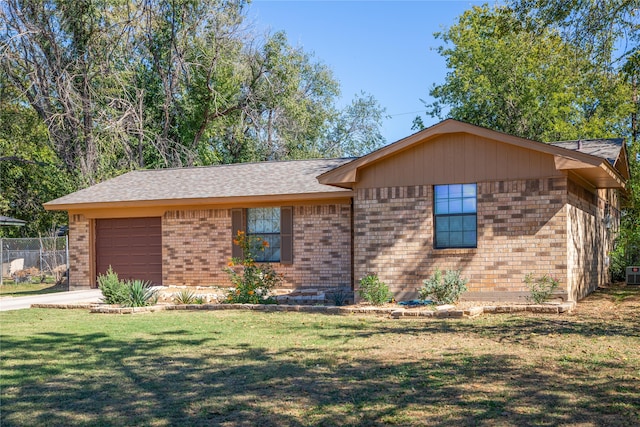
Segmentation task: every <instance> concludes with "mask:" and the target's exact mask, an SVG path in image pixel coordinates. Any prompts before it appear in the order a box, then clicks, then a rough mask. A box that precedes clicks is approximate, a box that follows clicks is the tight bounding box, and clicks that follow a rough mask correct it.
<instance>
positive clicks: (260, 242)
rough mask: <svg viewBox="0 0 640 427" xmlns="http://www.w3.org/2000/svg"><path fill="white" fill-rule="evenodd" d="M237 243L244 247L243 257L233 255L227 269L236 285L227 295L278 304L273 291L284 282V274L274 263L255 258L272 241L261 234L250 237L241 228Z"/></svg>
mask: <svg viewBox="0 0 640 427" xmlns="http://www.w3.org/2000/svg"><path fill="white" fill-rule="evenodd" d="M233 243H234V244H236V245H238V246H240V248H241V249H242V254H243V257H242V258H232V259H231V261H230V262H229V265H228V267H227V268H225V272H226V273H227V275H228V276H229V279H230V280H231V283H233V286H234V287H233V289H232V290H230V291H229V293H228V294H227V302H229V303H232V304H274V303H275V298H274V297H273V296H272V295H271V292H272V291H273V289H275V288H276V287H277V286H278V285H280V283H282V275H281V274H278V273H277V272H276V271H275V270H274V269H273V267H272V266H271V264H269V263H256V261H255V254H256V252H257V251H260V250H264V249H265V248H267V247H269V243H268V242H267V241H266V240H264V239H262V238H261V237H258V236H247V235H246V234H245V233H244V232H243V231H238V234H237V235H236V238H235V239H234V240H233Z"/></svg>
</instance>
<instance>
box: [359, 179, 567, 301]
mask: <svg viewBox="0 0 640 427" xmlns="http://www.w3.org/2000/svg"><path fill="white" fill-rule="evenodd" d="M477 189H478V244H477V248H474V249H434V244H433V210H432V206H433V187H432V186H430V185H423V186H410V187H391V188H370V189H358V190H357V191H356V196H355V200H354V222H355V237H354V239H355V241H354V248H355V253H354V265H355V279H356V281H357V280H359V279H360V278H362V277H364V276H365V275H366V274H368V273H377V274H378V275H379V276H380V278H381V280H383V281H385V282H386V283H387V284H388V285H389V286H390V288H391V290H392V291H393V292H394V294H395V295H396V298H403V299H404V298H413V297H416V296H417V289H418V288H419V287H420V286H422V280H423V279H426V278H427V277H428V276H429V275H430V274H431V273H432V272H433V271H435V269H436V268H440V269H441V270H447V269H460V270H462V275H463V276H464V277H467V278H469V284H468V285H467V286H468V288H469V291H470V292H469V293H468V294H467V298H487V299H493V298H498V297H499V298H512V299H517V298H521V297H523V296H524V295H527V294H528V291H527V289H526V286H525V285H524V284H523V283H522V280H523V278H524V275H525V274H526V273H528V272H531V273H534V274H536V275H541V274H545V273H547V274H551V275H553V276H555V277H558V278H559V279H560V281H561V283H562V286H564V287H565V288H566V284H567V283H566V282H567V280H566V277H567V260H566V258H567V256H566V254H567V231H566V224H567V220H566V209H565V203H566V198H567V197H566V194H567V180H566V178H564V177H560V178H545V179H532V180H518V181H497V182H480V183H478V187H477Z"/></svg>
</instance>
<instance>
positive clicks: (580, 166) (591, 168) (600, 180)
mask: <svg viewBox="0 0 640 427" xmlns="http://www.w3.org/2000/svg"><path fill="white" fill-rule="evenodd" d="M451 134H469V135H474V136H478V137H481V138H483V139H487V140H492V141H495V142H496V143H499V144H507V145H510V146H515V147H519V148H524V149H527V150H533V151H536V152H539V153H544V154H548V155H550V156H553V160H554V164H555V169H556V170H558V171H565V170H572V171H574V172H576V173H578V174H580V175H583V178H585V179H587V181H589V182H590V183H592V185H594V186H595V187H603V188H604V187H621V188H624V185H625V179H624V177H622V176H621V175H620V173H619V172H618V171H617V170H616V169H614V168H613V166H612V165H611V164H609V162H607V161H604V159H603V158H601V157H597V156H594V155H591V154H587V153H581V152H576V151H572V150H569V149H566V148H562V147H558V146H553V145H550V144H545V143H541V142H537V141H532V140H528V139H525V138H520V137H517V136H513V135H508V134H505V133H502V132H497V131H494V130H490V129H486V128H482V127H479V126H475V125H471V124H468V123H464V122H460V121H457V120H453V119H447V120H444V121H442V122H440V123H438V124H436V125H434V126H431V127H429V128H427V129H424V130H422V131H420V132H417V133H415V134H413V135H410V136H408V137H406V138H403V139H401V140H399V141H397V142H395V143H392V144H390V145H387V146H385V147H383V148H381V149H379V150H377V151H374V152H372V153H370V154H368V155H366V156H363V157H360V158H358V159H356V160H353V161H352V162H350V163H347V164H345V165H342V166H340V167H337V168H336V169H333V170H331V171H328V172H325V173H324V174H322V175H321V176H319V177H318V180H319V181H320V182H321V183H323V184H328V185H336V186H340V187H343V188H354V186H355V185H356V184H357V183H358V182H359V179H360V174H361V172H362V171H363V170H364V169H366V168H368V167H370V166H372V165H374V164H376V163H379V162H383V161H387V159H389V158H391V157H393V156H397V155H398V154H400V153H402V152H404V151H406V150H409V149H411V148H412V147H415V146H417V145H420V144H428V143H430V142H432V141H435V140H436V139H438V138H440V137H442V136H444V135H451ZM425 167H428V165H427V166H425Z"/></svg>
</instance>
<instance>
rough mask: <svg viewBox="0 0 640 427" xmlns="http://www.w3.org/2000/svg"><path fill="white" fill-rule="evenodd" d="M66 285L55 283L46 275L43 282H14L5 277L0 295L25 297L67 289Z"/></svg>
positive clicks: (0, 288)
mask: <svg viewBox="0 0 640 427" xmlns="http://www.w3.org/2000/svg"><path fill="white" fill-rule="evenodd" d="M67 290H68V289H67V286H66V285H56V284H55V283H54V279H52V278H50V277H48V278H47V281H46V282H45V283H14V282H13V280H11V279H9V280H7V279H5V280H3V283H2V285H0V297H7V296H12V297H26V296H30V295H41V294H51V293H55V292H64V291H67Z"/></svg>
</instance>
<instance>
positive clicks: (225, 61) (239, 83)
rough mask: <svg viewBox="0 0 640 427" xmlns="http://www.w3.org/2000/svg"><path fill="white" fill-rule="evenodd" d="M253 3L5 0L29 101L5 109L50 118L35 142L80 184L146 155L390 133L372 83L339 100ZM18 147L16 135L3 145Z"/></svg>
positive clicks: (266, 149)
mask: <svg viewBox="0 0 640 427" xmlns="http://www.w3.org/2000/svg"><path fill="white" fill-rule="evenodd" d="M246 5H247V2H246V1H244V0H171V1H170V0H151V1H149V0H77V1H70V0H7V1H6V2H3V3H1V4H0V49H1V51H2V55H0V72H2V81H3V85H4V86H5V87H10V89H7V90H11V91H12V93H13V94H14V95H15V97H16V99H18V100H19V101H17V102H16V104H15V105H11V106H9V104H7V103H4V104H3V105H2V108H4V109H6V111H5V113H7V114H9V113H10V111H9V110H10V109H12V108H13V109H15V108H18V109H19V110H20V111H21V112H24V113H25V117H24V120H29V121H31V122H33V123H32V124H33V126H30V125H28V124H27V123H22V122H21V121H17V122H15V123H14V124H15V126H19V127H20V129H13V130H11V132H14V133H15V132H17V133H28V132H30V131H31V130H33V129H39V131H40V132H41V134H40V136H39V137H38V138H37V139H38V141H35V139H33V138H31V145H30V150H31V151H32V152H38V153H42V152H45V151H47V152H48V153H50V154H51V156H53V157H52V158H51V159H50V161H49V162H48V163H47V164H55V165H56V166H62V168H63V170H64V175H65V176H66V177H67V178H69V179H70V182H72V184H73V185H72V187H73V188H78V187H84V186H87V185H89V184H93V183H95V182H99V181H102V180H104V179H107V178H110V177H113V176H115V175H118V174H120V173H123V172H125V171H128V170H131V169H136V168H161V167H181V166H193V165H209V164H217V163H233V162H243V161H259V160H266V159H290V158H308V157H322V156H344V155H354V154H362V153H363V152H364V151H366V150H369V149H371V148H373V147H376V146H377V145H379V144H382V142H383V141H382V138H381V136H380V132H379V127H380V121H381V117H382V114H383V111H384V110H383V109H382V108H381V107H380V106H379V105H378V103H377V101H376V100H375V99H373V98H372V97H371V96H370V95H367V94H362V95H360V96H356V97H355V98H354V101H353V103H352V104H351V105H349V106H347V107H346V108H345V109H342V110H340V109H338V108H336V106H335V104H336V101H337V99H338V96H339V95H340V88H339V84H338V82H337V81H336V80H335V78H334V77H333V75H332V72H331V70H330V69H329V68H328V67H327V66H326V65H324V64H322V63H321V62H319V61H316V60H315V59H314V58H313V57H312V56H311V55H310V54H308V53H306V52H304V51H303V50H302V49H300V48H296V47H293V46H291V45H290V44H289V43H288V40H287V38H286V35H285V34H284V33H274V34H266V35H264V36H258V35H256V34H255V32H254V31H253V30H252V29H251V28H250V27H249V26H248V25H247V24H246V23H245V19H244V18H245V9H246ZM21 120H22V119H21ZM21 123H22V124H21ZM22 125H24V126H30V127H29V128H27V127H22ZM30 129H31V130H30ZM7 150H8V151H7ZM14 151H15V150H14ZM9 152H11V146H10V143H9V145H7V146H6V147H4V146H3V151H2V153H0V156H1V157H7V155H6V154H7V153H9ZM31 154H33V153H31ZM14 164H15V162H14ZM15 165H16V167H31V166H25V165H34V167H35V164H31V163H24V162H22V163H19V164H15ZM5 166H6V165H5ZM67 178H65V181H64V182H65V183H66V182H67V181H66V179H67ZM65 186H66V184H65ZM29 191H31V190H29ZM53 193H55V191H53ZM53 193H51V194H53ZM10 197H14V196H12V195H11V194H9V193H3V198H4V199H5V200H8V198H10ZM12 200H13V199H12ZM5 204H6V203H5Z"/></svg>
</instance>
